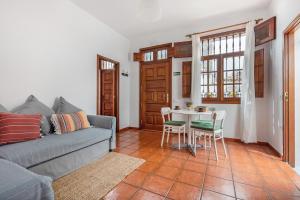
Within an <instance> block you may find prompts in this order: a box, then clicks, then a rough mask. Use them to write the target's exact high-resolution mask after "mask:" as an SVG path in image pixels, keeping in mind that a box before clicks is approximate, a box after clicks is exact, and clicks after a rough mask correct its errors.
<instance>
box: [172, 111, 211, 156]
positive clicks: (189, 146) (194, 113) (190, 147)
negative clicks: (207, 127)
mask: <svg viewBox="0 0 300 200" xmlns="http://www.w3.org/2000/svg"><path fill="white" fill-rule="evenodd" d="M172 114H177V115H184V116H186V117H187V123H188V127H187V134H188V143H187V144H180V147H181V148H187V149H188V150H189V151H190V152H191V153H192V155H194V156H195V155H196V152H195V148H194V144H193V143H192V132H191V128H190V127H191V124H192V119H193V116H199V118H201V116H206V118H209V117H211V115H212V111H206V112H198V111H195V110H189V109H180V110H176V109H173V110H172ZM172 147H173V148H175V149H178V148H179V144H173V145H172ZM196 148H203V145H202V144H197V147H196Z"/></svg>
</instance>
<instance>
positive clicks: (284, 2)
mask: <svg viewBox="0 0 300 200" xmlns="http://www.w3.org/2000/svg"><path fill="white" fill-rule="evenodd" d="M299 13H300V1H299V0H273V2H272V4H271V6H270V8H269V15H270V16H274V15H276V17H277V39H276V40H275V41H273V42H272V45H271V60H272V63H271V66H272V67H271V68H270V71H269V77H271V79H270V80H269V81H270V85H272V88H271V99H270V104H271V106H272V108H271V113H270V115H269V117H272V119H271V120H272V132H270V133H269V136H268V141H269V143H270V144H271V145H272V146H273V147H274V148H275V149H276V150H277V151H278V152H280V153H281V154H282V153H283V132H282V124H283V122H282V51H283V31H284V29H285V28H286V27H287V26H288V25H289V24H290V23H291V22H292V21H293V19H295V17H296V16H297V15H298V14H299ZM296 123H297V122H296Z"/></svg>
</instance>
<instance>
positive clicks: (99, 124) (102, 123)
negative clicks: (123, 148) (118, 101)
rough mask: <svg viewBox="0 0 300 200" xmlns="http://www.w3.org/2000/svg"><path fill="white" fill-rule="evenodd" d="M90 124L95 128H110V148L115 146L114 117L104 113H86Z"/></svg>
mask: <svg viewBox="0 0 300 200" xmlns="http://www.w3.org/2000/svg"><path fill="white" fill-rule="evenodd" d="M87 117H88V120H89V122H90V124H91V125H92V126H94V127H96V128H105V129H111V130H112V140H111V144H110V150H112V149H115V148H116V117H111V116H104V115H88V116H87Z"/></svg>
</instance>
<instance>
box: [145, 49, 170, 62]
mask: <svg viewBox="0 0 300 200" xmlns="http://www.w3.org/2000/svg"><path fill="white" fill-rule="evenodd" d="M143 55H144V58H143V61H144V62H153V61H160V60H166V59H168V49H166V48H159V49H151V50H150V51H149V50H147V51H146V52H143Z"/></svg>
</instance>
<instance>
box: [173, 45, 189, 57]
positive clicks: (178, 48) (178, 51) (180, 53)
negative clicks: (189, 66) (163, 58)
mask: <svg viewBox="0 0 300 200" xmlns="http://www.w3.org/2000/svg"><path fill="white" fill-rule="evenodd" d="M190 57H192V41H185V42H175V43H174V58H190Z"/></svg>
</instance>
